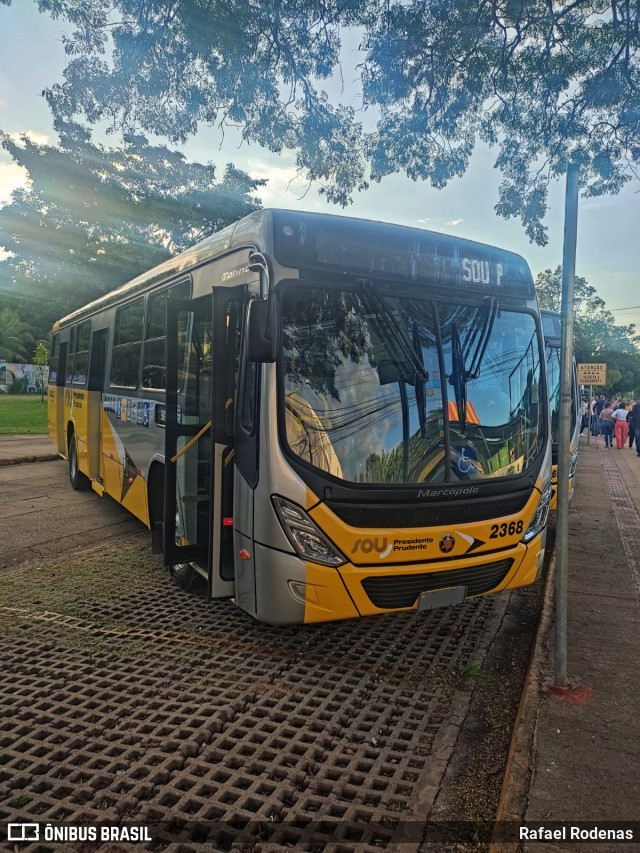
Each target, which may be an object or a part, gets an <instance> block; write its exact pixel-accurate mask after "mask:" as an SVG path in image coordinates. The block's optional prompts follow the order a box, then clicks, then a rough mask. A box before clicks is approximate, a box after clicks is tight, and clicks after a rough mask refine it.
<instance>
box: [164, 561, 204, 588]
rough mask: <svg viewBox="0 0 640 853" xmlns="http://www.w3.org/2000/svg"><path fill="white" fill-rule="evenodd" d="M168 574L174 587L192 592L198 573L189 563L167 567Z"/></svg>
mask: <svg viewBox="0 0 640 853" xmlns="http://www.w3.org/2000/svg"><path fill="white" fill-rule="evenodd" d="M169 572H170V574H171V577H172V579H173V582H174V583H175V584H176V586H179V587H180V589H184V590H185V591H189V590H192V589H193V588H194V584H195V581H196V578H197V577H198V573H197V572H196V570H195V569H194V568H193V566H192V565H191V563H178V564H177V565H175V566H169Z"/></svg>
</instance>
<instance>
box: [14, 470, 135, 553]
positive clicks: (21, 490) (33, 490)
mask: <svg viewBox="0 0 640 853" xmlns="http://www.w3.org/2000/svg"><path fill="white" fill-rule="evenodd" d="M67 470H68V469H67V463H66V462H63V461H62V460H54V461H49V462H34V463H31V464H29V465H7V466H4V467H0V513H1V517H2V528H3V533H2V537H0V569H3V568H9V567H11V566H15V565H17V564H19V563H24V562H31V561H34V560H40V559H47V558H52V557H57V556H59V555H61V554H66V553H71V552H77V551H79V550H85V549H87V548H93V547H95V546H96V545H102V544H104V543H108V542H117V541H121V540H123V539H126V538H129V537H131V536H136V535H141V534H143V533H145V532H146V528H145V526H144V525H143V524H141V523H140V522H139V521H137V520H136V519H135V518H133V516H132V515H131V514H130V513H128V512H127V511H126V510H125V509H123V508H122V507H121V506H120V505H119V504H117V503H115V502H114V501H112V500H111V499H110V498H108V497H104V498H100V497H98V495H97V494H96V493H95V492H74V490H73V489H72V488H71V486H70V485H69V481H68V477H67Z"/></svg>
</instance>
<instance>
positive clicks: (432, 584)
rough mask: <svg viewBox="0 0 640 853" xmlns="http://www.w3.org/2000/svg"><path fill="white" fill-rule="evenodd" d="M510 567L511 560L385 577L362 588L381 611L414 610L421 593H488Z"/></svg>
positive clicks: (374, 579)
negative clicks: (452, 589) (459, 589)
mask: <svg viewBox="0 0 640 853" xmlns="http://www.w3.org/2000/svg"><path fill="white" fill-rule="evenodd" d="M512 565H513V560H512V559H508V560H500V561H499V562H497V563H487V564H486V565H484V566H469V567H467V568H464V569H452V570H451V571H448V572H428V573H424V574H416V575H385V576H384V577H371V578H365V580H363V581H362V586H363V588H364V591H365V592H366V593H367V595H368V597H369V600H370V601H371V603H372V604H373V605H375V606H376V607H379V608H380V609H382V610H387V609H393V608H396V607H413V605H414V604H415V603H416V600H417V598H418V596H419V595H420V593H421V592H427V591H431V590H434V589H446V588H447V587H452V586H466V587H467V596H470V595H480V594H481V593H483V592H489V590H491V589H494V588H495V587H496V586H498V584H500V583H501V582H502V581H503V580H504V579H505V577H506V576H507V574H508V573H509V570H510V568H511V566H512Z"/></svg>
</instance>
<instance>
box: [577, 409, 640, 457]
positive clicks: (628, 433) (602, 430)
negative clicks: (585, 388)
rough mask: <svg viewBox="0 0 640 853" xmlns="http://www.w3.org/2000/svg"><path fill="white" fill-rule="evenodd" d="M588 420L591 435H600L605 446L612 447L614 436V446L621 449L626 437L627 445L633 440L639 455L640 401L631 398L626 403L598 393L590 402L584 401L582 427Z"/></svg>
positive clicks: (631, 443) (630, 444)
mask: <svg viewBox="0 0 640 853" xmlns="http://www.w3.org/2000/svg"><path fill="white" fill-rule="evenodd" d="M587 406H588V410H589V415H587V411H586V409H587ZM589 422H590V424H589V425H590V429H591V435H602V437H603V438H604V444H605V447H613V439H614V437H615V440H616V447H617V448H618V450H621V449H622V448H623V447H624V446H625V445H626V443H627V439H628V441H629V447H633V444H634V442H635V445H636V453H637V454H638V456H640V402H638V401H636V400H632V401H631V403H630V404H629V405H627V403H625V401H624V400H607V398H606V397H605V395H604V394H600V396H599V397H593V398H592V399H591V403H590V404H587V403H586V401H585V412H584V417H583V421H582V429H584V427H585V426H586V425H587V423H589ZM582 429H581V430H580V432H582Z"/></svg>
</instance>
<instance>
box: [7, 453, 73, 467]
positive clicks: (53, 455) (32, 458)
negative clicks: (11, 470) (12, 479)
mask: <svg viewBox="0 0 640 853" xmlns="http://www.w3.org/2000/svg"><path fill="white" fill-rule="evenodd" d="M59 458H60V457H59V456H58V454H57V453H48V454H46V455H41V456H16V458H15V459H0V468H2V467H4V466H5V465H22V463H23V462H52V461H53V460H54V459H59Z"/></svg>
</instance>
